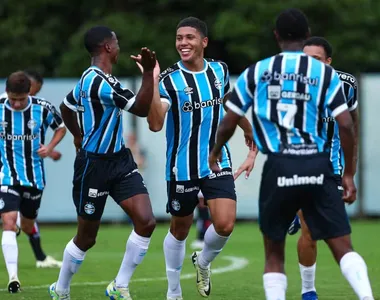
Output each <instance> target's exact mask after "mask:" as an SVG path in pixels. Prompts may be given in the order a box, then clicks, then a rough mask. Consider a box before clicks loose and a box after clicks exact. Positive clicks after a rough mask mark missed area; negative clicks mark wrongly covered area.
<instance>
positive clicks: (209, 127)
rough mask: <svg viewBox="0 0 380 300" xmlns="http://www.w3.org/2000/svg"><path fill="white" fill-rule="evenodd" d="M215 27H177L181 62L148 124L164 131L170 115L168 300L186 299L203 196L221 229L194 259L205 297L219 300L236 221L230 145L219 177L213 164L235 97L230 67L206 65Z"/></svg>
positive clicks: (159, 82)
mask: <svg viewBox="0 0 380 300" xmlns="http://www.w3.org/2000/svg"><path fill="white" fill-rule="evenodd" d="M207 43H208V38H207V25H206V24H205V23H204V22H203V21H201V20H199V19H197V18H194V17H189V18H186V19H183V20H182V21H180V22H179V24H178V26H177V33H176V48H177V51H178V53H179V55H180V58H181V60H180V61H179V62H177V63H176V64H174V65H173V66H172V67H170V68H168V69H166V70H165V71H164V72H162V73H161V75H160V77H159V78H158V76H157V77H155V80H156V85H155V92H154V99H153V101H152V107H151V109H150V111H149V115H148V122H149V128H150V129H151V130H152V131H160V130H161V129H162V127H163V124H164V120H165V115H166V114H167V115H168V116H167V124H166V126H167V131H166V135H167V163H166V180H167V190H168V203H167V212H168V213H170V214H171V215H172V218H171V224H170V230H169V232H168V234H167V236H166V237H165V240H164V254H165V261H166V274H167V278H168V291H167V299H170V300H174V299H177V300H178V299H182V290H181V285H180V273H181V269H182V264H183V260H184V257H185V250H186V249H185V243H186V238H187V236H188V233H189V229H190V227H191V225H192V222H193V212H194V209H195V207H196V206H197V205H198V202H199V199H198V196H197V195H198V193H199V191H202V193H203V195H204V200H205V202H206V203H207V205H208V207H209V209H210V214H211V217H212V220H213V224H212V225H210V226H209V227H208V229H207V231H206V233H205V237H204V247H203V250H202V251H201V252H194V253H193V254H192V262H193V264H194V266H195V268H196V272H197V288H198V291H199V293H200V294H201V295H202V296H203V297H208V296H209V295H210V292H211V281H210V263H211V262H212V261H213V260H214V259H215V258H216V256H217V255H218V254H219V253H220V252H221V251H222V249H223V247H224V245H225V244H226V243H227V241H228V239H229V237H230V235H231V233H232V230H233V227H234V223H235V218H236V194H235V184H234V178H233V174H232V171H231V155H230V151H229V148H228V146H227V145H225V146H224V147H223V149H222V154H221V160H220V166H221V169H222V170H221V171H220V172H218V173H213V172H212V171H211V169H210V168H209V165H208V162H207V158H208V154H209V151H210V150H211V148H212V147H213V145H214V143H215V134H216V129H217V128H218V125H219V122H220V120H221V119H222V118H223V115H224V112H223V99H224V98H225V97H226V96H227V95H228V92H229V72H228V68H227V65H226V64H225V63H223V62H220V61H214V60H206V59H204V49H205V48H206V47H207ZM240 125H241V126H242V128H243V129H244V132H245V137H246V142H247V144H248V145H251V144H250V142H251V141H252V127H251V126H250V124H249V122H248V120H247V119H243V120H242V122H241V123H240Z"/></svg>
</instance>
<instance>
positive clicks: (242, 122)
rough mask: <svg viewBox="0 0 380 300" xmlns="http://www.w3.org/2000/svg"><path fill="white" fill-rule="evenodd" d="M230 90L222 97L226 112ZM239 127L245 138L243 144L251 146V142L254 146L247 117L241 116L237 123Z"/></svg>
mask: <svg viewBox="0 0 380 300" xmlns="http://www.w3.org/2000/svg"><path fill="white" fill-rule="evenodd" d="M230 96H231V92H228V93H227V94H226V95H225V96H224V98H223V107H224V110H225V111H226V112H228V110H229V109H228V107H227V106H226V102H227V100H228V99H229V98H230ZM238 125H239V127H240V128H241V129H242V130H243V132H244V138H245V144H246V145H247V146H248V147H250V148H251V145H252V144H253V145H254V146H256V145H255V143H254V141H253V135H252V125H251V123H249V121H248V119H247V118H246V117H241V119H240V121H239V123H238Z"/></svg>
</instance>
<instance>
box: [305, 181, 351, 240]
mask: <svg viewBox="0 0 380 300" xmlns="http://www.w3.org/2000/svg"><path fill="white" fill-rule="evenodd" d="M342 196H343V193H342V186H341V178H340V176H339V177H338V176H337V175H333V174H327V175H326V176H325V180H324V183H323V185H322V186H321V187H320V188H319V189H316V190H315V191H313V192H310V194H309V195H308V199H305V201H303V203H302V212H303V215H304V218H305V222H306V224H307V225H308V227H309V230H310V232H311V236H312V238H313V239H314V240H326V239H332V238H337V237H341V236H345V235H349V234H350V233H351V226H350V223H349V220H348V216H347V212H346V208H345V203H344V201H343V199H342Z"/></svg>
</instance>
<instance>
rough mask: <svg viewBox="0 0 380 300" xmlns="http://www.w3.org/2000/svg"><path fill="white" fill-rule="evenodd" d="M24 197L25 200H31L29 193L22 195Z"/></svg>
mask: <svg viewBox="0 0 380 300" xmlns="http://www.w3.org/2000/svg"><path fill="white" fill-rule="evenodd" d="M22 197H23V198H25V199H30V193H29V192H24V193H23V194H22Z"/></svg>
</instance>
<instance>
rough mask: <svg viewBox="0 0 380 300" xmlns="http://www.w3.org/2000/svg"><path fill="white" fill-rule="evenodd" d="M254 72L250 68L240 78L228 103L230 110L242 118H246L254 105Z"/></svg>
mask: <svg viewBox="0 0 380 300" xmlns="http://www.w3.org/2000/svg"><path fill="white" fill-rule="evenodd" d="M254 70H255V68H248V69H246V70H245V71H244V72H243V73H242V74H241V75H240V76H239V78H238V79H237V81H236V83H235V86H234V89H233V91H232V95H231V97H230V99H229V100H227V102H226V106H227V107H228V109H231V110H232V111H233V112H234V113H236V114H238V115H240V116H244V115H245V113H246V112H247V111H248V109H249V108H250V107H251V106H252V103H253V97H254V96H253V95H254V92H255V91H254V89H255V88H254V86H255V78H254V72H255V71H254Z"/></svg>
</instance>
